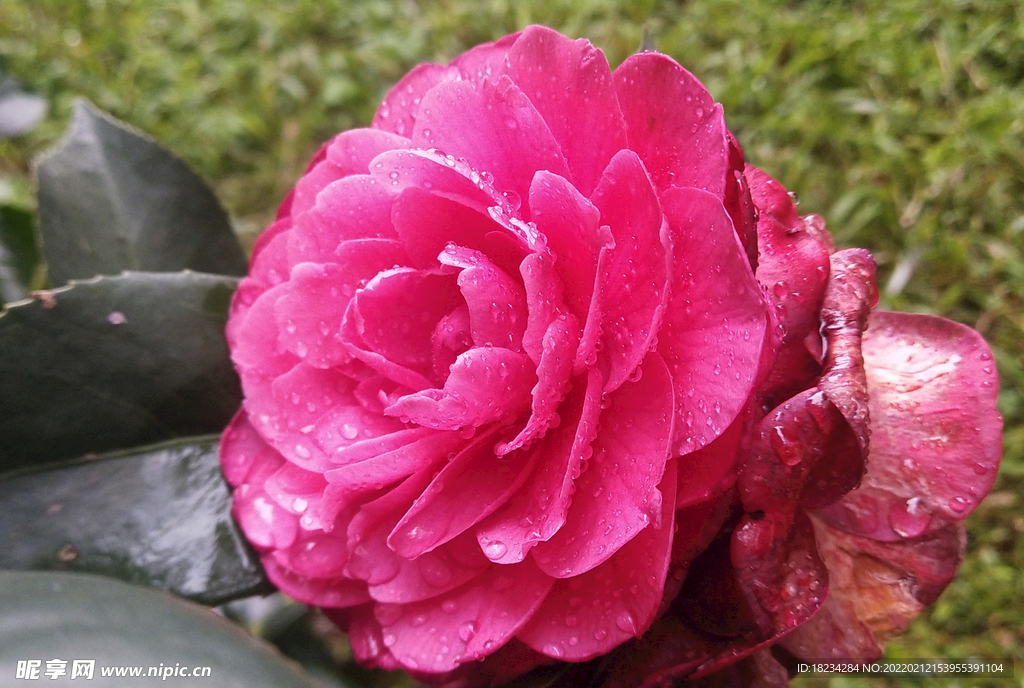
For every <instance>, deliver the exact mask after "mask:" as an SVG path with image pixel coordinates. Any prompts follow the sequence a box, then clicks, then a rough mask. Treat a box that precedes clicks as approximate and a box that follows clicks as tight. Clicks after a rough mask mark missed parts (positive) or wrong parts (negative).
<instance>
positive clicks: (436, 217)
mask: <svg viewBox="0 0 1024 688" xmlns="http://www.w3.org/2000/svg"><path fill="white" fill-rule="evenodd" d="M392 219H393V221H394V225H395V229H396V230H397V232H398V235H399V237H401V239H402V243H403V244H404V245H405V248H406V250H407V251H408V252H409V255H410V256H411V257H412V259H413V261H414V265H415V266H416V267H421V268H426V267H434V266H436V265H437V256H438V254H439V253H441V252H442V251H443V250H444V248H445V246H447V245H448V244H457V245H459V246H466V247H469V248H471V249H477V250H486V249H487V240H486V235H487V234H488V233H490V232H494V231H498V230H500V229H501V226H500V225H498V224H497V223H495V222H494V220H492V219H491V217H490V215H485V214H483V213H481V212H479V211H478V210H477V209H476V208H472V207H469V206H466V205H464V204H462V203H459V202H458V201H454V200H450V199H448V198H445V197H443V196H437V195H435V194H432V193H428V192H427V191H423V190H422V189H419V188H417V187H414V186H413V187H409V188H407V189H405V190H404V191H402V193H400V194H399V196H398V199H397V200H396V201H395V206H394V210H393V211H392Z"/></svg>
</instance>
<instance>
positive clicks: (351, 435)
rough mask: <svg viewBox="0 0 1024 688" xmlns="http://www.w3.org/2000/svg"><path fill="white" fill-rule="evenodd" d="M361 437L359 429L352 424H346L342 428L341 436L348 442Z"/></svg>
mask: <svg viewBox="0 0 1024 688" xmlns="http://www.w3.org/2000/svg"><path fill="white" fill-rule="evenodd" d="M358 435H359V428H357V427H356V426H355V425H352V424H351V423H345V424H344V425H342V426H341V436H342V437H344V438H345V439H347V440H354V439H355V438H356V437H357V436H358Z"/></svg>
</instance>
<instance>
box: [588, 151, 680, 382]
mask: <svg viewBox="0 0 1024 688" xmlns="http://www.w3.org/2000/svg"><path fill="white" fill-rule="evenodd" d="M591 200H593V202H594V205H595V206H597V208H598V209H599V210H600V211H601V223H602V224H604V225H607V226H608V227H610V228H611V232H612V237H613V238H614V241H615V245H614V247H611V248H610V249H609V252H608V259H607V262H606V263H605V264H604V265H603V270H602V271H601V274H600V275H599V277H598V279H599V285H600V286H599V289H600V290H601V299H602V302H603V304H604V306H603V308H602V311H603V312H602V318H603V323H602V342H603V344H604V347H603V350H604V354H603V355H604V356H606V357H607V358H608V360H609V362H610V369H609V371H608V379H607V380H606V381H605V391H606V392H610V391H612V390H615V389H618V387H619V386H620V385H621V384H622V383H623V382H624V381H625V380H626V378H627V377H629V376H630V375H631V374H632V373H633V371H634V370H636V368H637V366H638V365H640V361H641V360H643V357H644V356H645V355H646V354H647V351H648V350H649V349H650V348H651V345H652V342H653V341H654V339H655V338H656V336H657V333H658V328H659V326H660V325H661V318H662V312H663V311H664V309H665V304H666V302H667V301H668V295H669V293H668V286H669V280H670V279H671V276H672V253H671V250H670V249H671V247H670V239H669V236H668V231H667V230H668V227H667V226H666V225H665V223H664V222H663V219H662V214H661V207H660V204H659V203H658V197H657V195H656V194H655V192H654V189H653V188H652V187H651V183H650V181H649V180H648V178H647V173H646V172H645V171H644V166H643V163H641V162H640V159H639V158H638V157H637V156H636V154H635V153H633V152H632V151H621V152H619V153H617V154H616V155H615V157H614V158H612V161H611V163H609V165H608V168H607V169H606V170H605V171H604V174H603V175H602V177H601V180H600V182H599V183H598V185H597V189H596V190H595V191H594V195H593V197H592V199H591Z"/></svg>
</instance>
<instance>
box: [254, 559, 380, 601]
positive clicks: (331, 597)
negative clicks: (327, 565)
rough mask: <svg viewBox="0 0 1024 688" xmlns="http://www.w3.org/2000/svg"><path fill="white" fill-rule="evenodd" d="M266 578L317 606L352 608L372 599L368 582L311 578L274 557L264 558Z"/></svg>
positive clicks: (296, 596) (296, 597) (338, 578)
mask: <svg viewBox="0 0 1024 688" xmlns="http://www.w3.org/2000/svg"><path fill="white" fill-rule="evenodd" d="M262 561H263V569H264V570H265V571H266V572H267V578H269V579H270V582H271V583H273V584H274V585H275V586H277V588H278V589H279V590H280V591H281V592H283V593H284V594H286V595H288V596H289V597H291V598H292V599H294V600H298V601H299V602H303V603H305V604H311V605H314V606H316V607H327V608H330V607H351V606H353V605H358V604H363V603H364V602H368V601H369V600H370V596H369V595H368V594H367V593H366V584H365V583H363V582H362V581H354V580H351V579H349V578H341V577H336V578H309V577H306V576H303V575H300V574H298V573H295V572H294V571H292V570H291V569H289V568H287V567H286V566H283V565H282V564H281V563H279V562H278V561H277V558H276V557H274V556H265V557H263V560H262Z"/></svg>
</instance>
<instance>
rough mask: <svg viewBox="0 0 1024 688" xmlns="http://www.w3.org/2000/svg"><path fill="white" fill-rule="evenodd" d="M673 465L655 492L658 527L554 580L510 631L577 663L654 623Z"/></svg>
mask: <svg viewBox="0 0 1024 688" xmlns="http://www.w3.org/2000/svg"><path fill="white" fill-rule="evenodd" d="M675 483H676V476H675V464H674V462H669V468H668V469H667V470H666V471H665V473H664V481H663V482H662V483H661V490H662V493H663V495H664V499H663V501H662V505H661V509H662V512H661V517H660V518H659V519H657V521H658V522H659V523H660V527H655V525H653V524H652V525H650V526H648V527H647V528H645V529H644V530H642V531H641V532H640V533H639V534H638V535H637V536H636V537H635V538H633V539H632V540H630V541H629V542H628V543H626V544H625V545H624V546H623V547H622V548H621V549H619V550H618V551H617V552H616V553H615V554H614V555H613V556H612V557H611V558H609V559H608V560H607V561H605V562H604V563H603V564H601V565H600V566H598V567H597V568H594V569H592V570H590V571H588V572H587V573H584V574H582V575H579V576H574V577H572V578H570V579H567V580H565V579H563V580H559V581H557V582H556V583H555V585H554V587H553V588H552V589H551V592H550V593H549V594H548V597H547V599H546V600H544V604H543V605H541V607H540V609H538V610H537V612H536V613H535V614H534V615H533V617H532V618H531V619H530V622H529V623H528V624H527V625H526V626H525V627H524V628H523V629H522V630H521V631H519V633H518V634H517V635H516V637H517V638H519V639H520V640H522V641H523V642H525V643H526V644H527V645H529V646H530V647H532V648H534V649H535V650H537V651H538V652H541V653H543V654H545V655H547V656H549V657H554V658H555V659H564V660H567V661H576V662H578V661H583V660H587V659H590V658H591V657H596V656H598V655H601V654H604V653H606V652H608V651H610V650H611V649H612V648H614V647H616V646H617V645H620V644H621V643H623V642H624V641H626V640H629V639H631V638H635V637H639V636H640V635H641V634H642V633H643V632H644V631H646V630H647V629H648V628H649V627H650V625H651V623H652V622H653V621H654V615H655V612H656V611H657V610H658V606H659V604H660V602H661V599H662V595H663V593H664V590H665V577H666V574H667V572H668V561H669V553H670V552H671V549H672V532H673V530H674V524H673V519H672V515H673V512H674V503H675V494H674V490H675Z"/></svg>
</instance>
